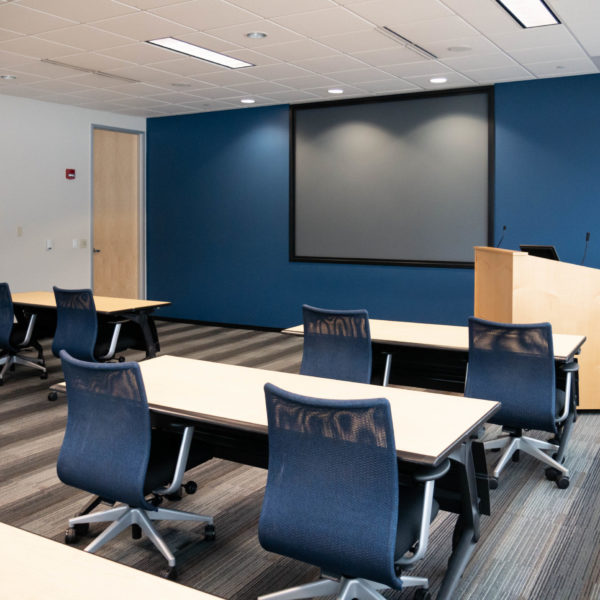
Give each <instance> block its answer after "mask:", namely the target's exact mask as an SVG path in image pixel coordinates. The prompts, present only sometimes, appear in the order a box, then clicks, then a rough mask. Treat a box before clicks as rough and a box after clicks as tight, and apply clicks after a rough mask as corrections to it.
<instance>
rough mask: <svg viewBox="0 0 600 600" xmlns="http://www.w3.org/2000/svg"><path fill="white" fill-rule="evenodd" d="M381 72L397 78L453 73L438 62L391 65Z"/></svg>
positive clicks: (383, 68)
mask: <svg viewBox="0 0 600 600" xmlns="http://www.w3.org/2000/svg"><path fill="white" fill-rule="evenodd" d="M381 70H382V71H385V72H386V73H389V74H390V75H394V76H396V77H419V76H427V77H431V76H433V75H448V74H450V73H452V72H453V71H452V69H450V68H449V67H447V66H446V65H444V64H442V63H441V62H438V61H436V60H426V61H421V62H411V63H404V64H401V65H389V66H387V67H382V69H381Z"/></svg>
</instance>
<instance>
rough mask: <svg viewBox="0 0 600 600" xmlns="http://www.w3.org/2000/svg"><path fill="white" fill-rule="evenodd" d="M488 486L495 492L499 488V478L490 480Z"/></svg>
mask: <svg viewBox="0 0 600 600" xmlns="http://www.w3.org/2000/svg"><path fill="white" fill-rule="evenodd" d="M488 485H489V487H490V490H495V489H497V488H498V478H497V477H490V478H489V479H488Z"/></svg>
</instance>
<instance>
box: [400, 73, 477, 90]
mask: <svg viewBox="0 0 600 600" xmlns="http://www.w3.org/2000/svg"><path fill="white" fill-rule="evenodd" d="M436 75H442V76H444V77H447V78H448V82H447V83H443V84H437V83H431V82H430V81H429V79H430V78H431V77H432V76H436ZM405 79H406V81H408V82H410V83H414V84H416V85H418V86H421V87H422V88H424V89H426V90H442V89H448V88H457V87H469V86H472V85H473V83H474V81H473V80H472V79H470V78H469V77H466V76H464V75H460V74H459V73H447V72H441V73H432V74H431V75H418V76H415V77H413V76H407V77H406V78H405Z"/></svg>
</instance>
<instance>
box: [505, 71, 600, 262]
mask: <svg viewBox="0 0 600 600" xmlns="http://www.w3.org/2000/svg"><path fill="white" fill-rule="evenodd" d="M495 96H496V222H495V227H496V238H498V237H499V235H500V234H501V228H502V225H506V227H507V228H506V234H505V237H504V242H503V244H502V247H504V248H513V249H518V248H519V244H553V245H555V246H556V249H557V251H558V255H559V256H560V258H561V260H564V261H566V262H572V263H577V264H579V263H580V262H581V259H582V257H583V252H584V247H585V234H586V232H588V231H589V232H590V233H591V236H590V244H589V250H588V253H587V257H586V261H585V264H586V265H588V266H591V267H600V226H599V225H600V167H599V164H600V163H599V155H600V153H599V150H598V148H599V147H600V109H599V98H600V75H585V76H579V77H561V78H553V79H541V80H536V81H525V82H519V83H507V84H501V85H497V86H496V87H495Z"/></svg>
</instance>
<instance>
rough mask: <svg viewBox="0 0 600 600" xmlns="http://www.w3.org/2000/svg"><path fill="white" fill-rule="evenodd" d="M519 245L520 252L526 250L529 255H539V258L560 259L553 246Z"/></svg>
mask: <svg viewBox="0 0 600 600" xmlns="http://www.w3.org/2000/svg"><path fill="white" fill-rule="evenodd" d="M519 247H520V248H521V252H527V253H528V254H530V255H531V256H539V257H540V258H548V259H550V260H560V258H558V253H557V252H556V248H555V247H554V246H536V245H531V244H521V245H520V246H519Z"/></svg>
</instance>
